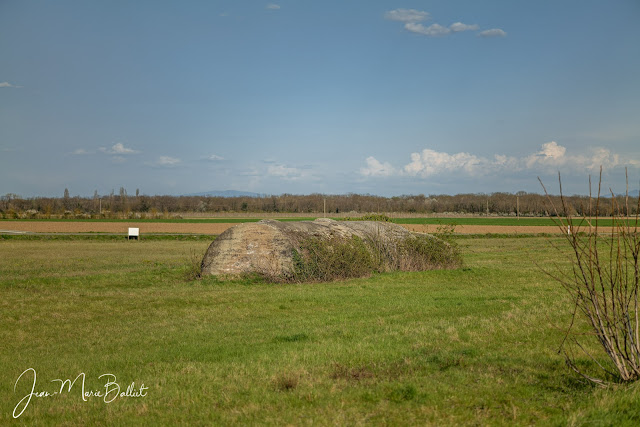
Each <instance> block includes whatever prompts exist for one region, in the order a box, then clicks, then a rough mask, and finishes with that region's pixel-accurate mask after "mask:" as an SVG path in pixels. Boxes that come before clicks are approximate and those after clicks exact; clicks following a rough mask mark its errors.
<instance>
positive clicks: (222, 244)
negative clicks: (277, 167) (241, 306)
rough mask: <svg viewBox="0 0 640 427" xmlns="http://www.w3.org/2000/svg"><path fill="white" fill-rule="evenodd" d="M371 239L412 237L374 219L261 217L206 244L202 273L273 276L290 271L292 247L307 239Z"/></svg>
mask: <svg viewBox="0 0 640 427" xmlns="http://www.w3.org/2000/svg"><path fill="white" fill-rule="evenodd" d="M352 236H358V237H360V238H362V239H365V240H366V239H374V240H375V241H378V242H381V243H382V244H385V245H394V244H395V243H397V242H398V241H401V240H403V239H404V238H407V237H410V236H412V233H411V232H410V231H408V230H407V229H406V228H404V227H402V226H399V225H396V224H393V223H389V222H374V221H334V220H331V219H325V218H322V219H317V220H315V221H299V222H280V221H274V220H262V221H260V222H255V223H244V224H239V225H236V226H235V227H231V228H229V229H228V230H226V231H225V232H224V233H222V234H221V235H220V236H218V238H217V239H216V240H215V241H214V242H213V243H212V244H211V245H210V246H209V249H208V250H207V252H206V253H205V256H204V258H203V260H202V274H203V275H210V274H213V275H238V274H242V273H252V272H266V273H268V274H270V275H273V276H279V275H283V274H284V275H286V274H288V273H290V272H291V271H292V270H293V259H292V255H293V249H298V248H299V247H300V244H301V243H302V242H303V241H304V240H307V239H309V238H314V237H315V238H321V239H326V240H329V239H331V238H333V237H344V238H350V237H352Z"/></svg>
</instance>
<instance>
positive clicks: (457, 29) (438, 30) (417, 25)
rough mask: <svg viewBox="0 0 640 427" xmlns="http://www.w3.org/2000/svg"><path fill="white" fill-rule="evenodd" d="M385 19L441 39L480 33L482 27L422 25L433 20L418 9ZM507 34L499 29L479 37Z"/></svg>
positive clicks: (392, 13)
mask: <svg viewBox="0 0 640 427" xmlns="http://www.w3.org/2000/svg"><path fill="white" fill-rule="evenodd" d="M384 17H385V19H388V20H390V21H398V22H404V29H405V30H407V31H409V32H411V33H415V34H421V35H423V36H427V37H441V36H446V35H449V34H453V33H461V32H464V31H478V30H479V29H480V27H479V26H478V25H476V24H471V25H469V24H464V23H462V22H459V21H458V22H454V23H453V24H451V25H450V26H448V27H445V26H443V25H440V24H438V23H433V24H431V25H429V26H427V25H424V24H422V22H423V21H426V20H428V19H431V15H429V13H428V12H425V11H421V10H416V9H395V10H390V11H388V12H386V13H385V14H384ZM506 35H507V33H505V32H504V31H502V30H501V29H499V28H492V29H490V30H485V31H481V32H479V33H478V36H479V37H505V36H506Z"/></svg>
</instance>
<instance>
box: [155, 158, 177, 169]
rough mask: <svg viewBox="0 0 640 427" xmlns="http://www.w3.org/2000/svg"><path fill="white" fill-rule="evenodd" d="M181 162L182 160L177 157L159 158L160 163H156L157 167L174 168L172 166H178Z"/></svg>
mask: <svg viewBox="0 0 640 427" xmlns="http://www.w3.org/2000/svg"><path fill="white" fill-rule="evenodd" d="M181 162H182V160H180V159H177V158H175V157H169V156H160V157H158V161H157V162H156V165H158V166H161V167H172V166H177V165H178V164H180V163H181Z"/></svg>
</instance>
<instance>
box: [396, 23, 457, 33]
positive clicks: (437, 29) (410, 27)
mask: <svg viewBox="0 0 640 427" xmlns="http://www.w3.org/2000/svg"><path fill="white" fill-rule="evenodd" d="M404 29H405V30H407V31H410V32H412V33H416V34H422V35H424V36H429V37H438V36H445V35H447V34H449V33H450V32H451V30H450V29H448V28H447V27H443V26H442V25H440V24H431V25H429V26H428V27H425V26H424V25H422V24H420V23H417V22H407V23H406V24H404Z"/></svg>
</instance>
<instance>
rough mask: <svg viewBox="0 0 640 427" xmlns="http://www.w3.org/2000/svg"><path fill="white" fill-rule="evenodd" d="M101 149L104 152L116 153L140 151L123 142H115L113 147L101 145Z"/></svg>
mask: <svg viewBox="0 0 640 427" xmlns="http://www.w3.org/2000/svg"><path fill="white" fill-rule="evenodd" d="M100 151H102V152H103V153H107V154H114V155H122V154H135V153H139V151H137V150H134V149H132V148H127V147H125V146H124V145H123V144H122V143H121V142H118V143H116V144H113V145H112V146H111V148H105V147H100Z"/></svg>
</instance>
